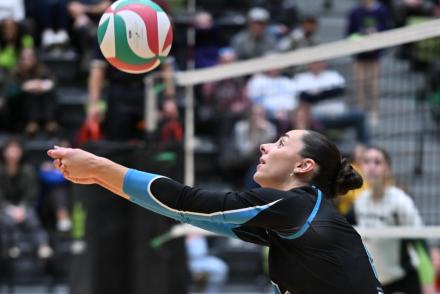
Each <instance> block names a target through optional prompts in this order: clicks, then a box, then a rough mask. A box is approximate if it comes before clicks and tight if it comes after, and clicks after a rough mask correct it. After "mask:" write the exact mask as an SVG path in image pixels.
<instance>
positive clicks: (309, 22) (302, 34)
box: [277, 16, 318, 52]
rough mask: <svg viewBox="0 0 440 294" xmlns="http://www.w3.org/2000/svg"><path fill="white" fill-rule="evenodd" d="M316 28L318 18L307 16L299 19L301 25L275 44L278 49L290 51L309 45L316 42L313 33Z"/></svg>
mask: <svg viewBox="0 0 440 294" xmlns="http://www.w3.org/2000/svg"><path fill="white" fill-rule="evenodd" d="M317 30H318V20H317V19H316V18H315V17H313V16H309V17H306V18H304V19H303V20H302V21H301V25H300V26H299V27H298V28H296V29H293V30H292V31H291V32H290V33H289V34H288V35H287V36H285V37H284V38H282V39H281V40H280V41H279V42H278V44H277V50H278V51H283V52H284V51H290V50H295V49H299V48H303V47H310V46H314V45H316V44H317V41H316V39H315V33H316V31H317Z"/></svg>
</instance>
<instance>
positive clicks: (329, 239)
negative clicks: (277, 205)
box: [269, 188, 383, 294]
mask: <svg viewBox="0 0 440 294" xmlns="http://www.w3.org/2000/svg"><path fill="white" fill-rule="evenodd" d="M306 190H307V191H309V189H307V188H306ZM311 192H312V193H307V194H306V193H304V194H303V195H304V196H303V197H304V199H303V201H305V202H307V201H310V202H311V203H313V205H314V206H315V204H316V201H317V195H314V193H313V191H311ZM305 207H307V205H305ZM309 207H310V206H309ZM306 210H307V209H306ZM308 210H310V209H308ZM309 213H310V211H308V212H306V216H305V217H307V216H308V215H309ZM270 245H271V246H270V247H271V249H270V255H269V265H270V273H271V278H272V280H273V281H274V282H275V283H277V281H283V282H284V283H285V285H281V284H279V283H277V284H278V287H279V288H280V292H282V293H284V292H285V291H286V290H289V289H290V292H292V290H294V293H299V294H315V293H316V294H318V293H328V294H331V293H334V294H345V293H347V294H349V293H350V294H351V293H356V294H378V293H383V292H382V289H381V286H380V283H379V281H378V280H377V278H376V276H375V273H374V268H373V266H372V264H371V263H370V257H369V255H368V253H367V251H366V249H365V247H364V245H363V243H362V240H361V237H360V236H359V234H358V233H357V232H356V231H355V230H354V228H353V227H352V226H351V225H350V224H349V223H348V222H347V221H346V220H345V218H344V217H342V216H341V215H340V214H339V213H338V212H337V211H336V210H335V209H334V207H333V205H332V204H331V202H330V201H328V200H325V199H322V200H321V203H320V205H319V209H318V210H317V212H316V215H315V217H314V218H313V220H312V221H311V223H310V226H309V227H308V229H307V230H306V231H305V232H304V233H303V234H302V235H301V236H300V237H298V238H293V239H289V238H286V237H282V236H280V234H279V232H270Z"/></svg>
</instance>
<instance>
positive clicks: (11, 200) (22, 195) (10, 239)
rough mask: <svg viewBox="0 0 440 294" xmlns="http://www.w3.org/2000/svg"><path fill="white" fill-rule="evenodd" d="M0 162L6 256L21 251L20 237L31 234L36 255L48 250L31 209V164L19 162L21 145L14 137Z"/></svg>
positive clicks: (33, 182)
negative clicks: (36, 249)
mask: <svg viewBox="0 0 440 294" xmlns="http://www.w3.org/2000/svg"><path fill="white" fill-rule="evenodd" d="M2 151H3V152H2V158H1V159H2V163H1V165H0V234H1V238H2V242H1V244H2V245H3V246H5V248H4V249H6V251H7V254H8V255H9V257H12V258H16V257H18V256H19V255H20V253H21V252H22V249H23V248H21V247H20V244H21V241H22V237H24V236H32V239H33V242H34V244H33V245H35V246H37V247H38V255H39V257H40V258H47V257H49V256H50V255H51V254H52V249H51V248H50V247H49V245H48V244H49V243H48V237H47V235H46V233H45V231H44V230H43V229H42V228H41V226H40V222H39V220H38V218H37V216H36V213H35V211H34V201H35V196H36V192H37V180H36V176H35V171H34V170H33V168H32V167H31V166H30V165H28V164H26V163H25V162H23V148H22V145H21V144H20V142H19V141H18V140H16V139H14V138H12V139H10V140H9V141H7V142H6V144H5V145H4V147H3V150H2Z"/></svg>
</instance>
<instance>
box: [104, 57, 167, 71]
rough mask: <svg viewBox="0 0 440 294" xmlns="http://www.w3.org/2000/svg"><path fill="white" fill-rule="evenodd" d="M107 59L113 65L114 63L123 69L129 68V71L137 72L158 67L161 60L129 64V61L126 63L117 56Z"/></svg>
mask: <svg viewBox="0 0 440 294" xmlns="http://www.w3.org/2000/svg"><path fill="white" fill-rule="evenodd" d="M107 60H108V62H109V63H110V64H111V65H113V66H114V67H116V68H118V69H120V70H122V71H124V70H129V71H136V72H147V71H150V70H152V69H154V68H155V67H157V66H158V65H159V64H160V62H157V61H158V60H157V59H153V60H152V61H150V62H149V63H145V64H141V65H135V64H128V63H125V62H123V61H121V60H119V59H117V58H108V59H107Z"/></svg>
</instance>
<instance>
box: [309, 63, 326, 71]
mask: <svg viewBox="0 0 440 294" xmlns="http://www.w3.org/2000/svg"><path fill="white" fill-rule="evenodd" d="M326 68H327V63H326V62H325V61H316V62H313V63H310V64H309V70H310V71H311V72H312V73H314V74H319V73H321V72H323V71H324V70H325V69H326Z"/></svg>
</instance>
